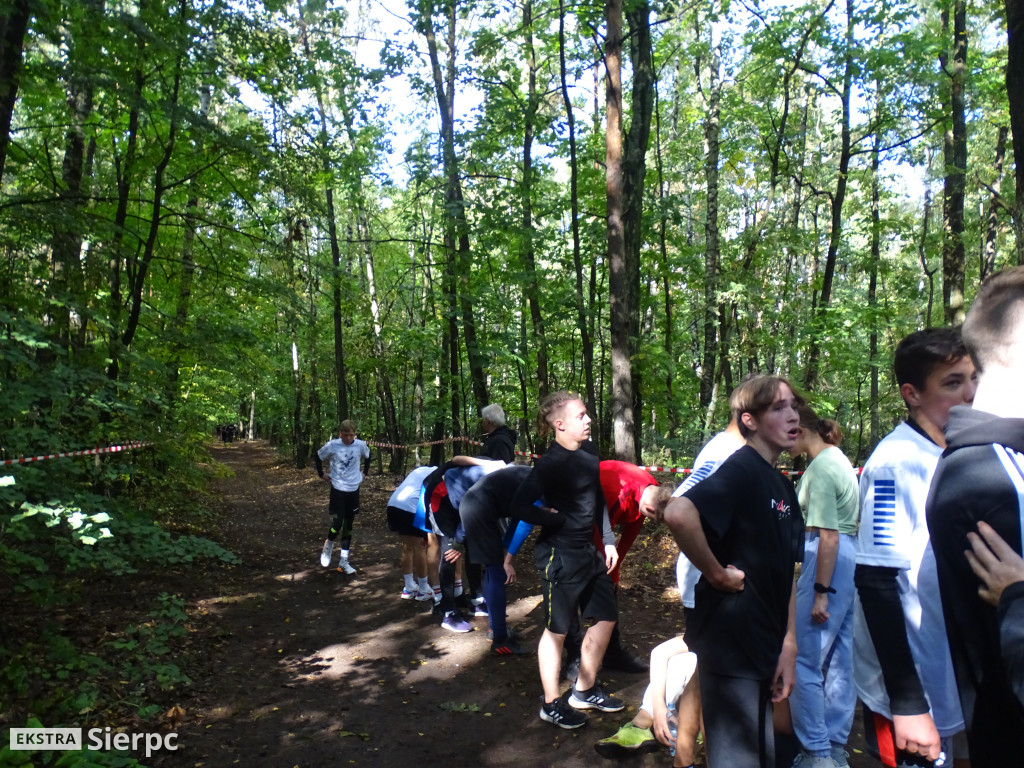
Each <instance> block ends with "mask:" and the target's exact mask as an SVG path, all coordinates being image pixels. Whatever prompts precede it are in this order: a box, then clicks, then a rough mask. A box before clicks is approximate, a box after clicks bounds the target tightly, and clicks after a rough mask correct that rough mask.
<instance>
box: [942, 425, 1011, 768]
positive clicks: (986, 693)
mask: <svg viewBox="0 0 1024 768" xmlns="http://www.w3.org/2000/svg"><path fill="white" fill-rule="evenodd" d="M946 441H947V448H946V451H945V453H944V454H943V456H942V459H941V460H940V461H939V466H938V470H937V471H936V473H935V478H934V480H933V481H932V487H931V493H930V494H929V496H928V507H927V510H928V511H927V515H928V530H929V532H930V534H931V543H932V548H933V549H934V551H935V560H936V567H937V570H938V576H939V591H940V592H941V594H942V608H943V613H944V615H945V621H946V631H947V634H948V636H949V645H950V651H951V652H952V656H953V668H954V670H955V671H956V679H957V687H958V689H959V692H960V703H961V705H962V707H963V712H964V720H965V723H966V726H967V741H968V749H969V751H970V758H971V765H972V767H973V768H986V766H996V765H998V766H1005V765H1008V764H1011V763H1013V762H1014V761H1020V760H1024V584H1018V585H1014V586H1013V587H1011V588H1009V589H1007V590H1006V591H1005V592H1004V593H1003V596H1002V599H1001V601H1000V605H999V608H998V609H996V608H993V607H992V606H991V605H989V604H988V603H986V602H984V601H983V600H982V599H981V598H980V597H979V596H978V586H979V584H980V582H979V579H978V577H977V576H975V575H974V572H973V571H971V568H970V565H969V564H968V562H967V558H966V556H965V555H964V551H965V550H966V549H969V546H970V545H969V543H968V541H967V534H968V533H969V532H971V531H977V525H978V522H979V521H982V520H983V521H985V522H986V523H988V524H989V525H991V526H992V527H993V528H994V529H995V531H996V532H997V533H998V534H999V535H1000V536H1002V537H1003V538H1004V539H1005V540H1006V541H1007V543H1008V544H1009V545H1010V546H1011V547H1013V549H1015V550H1016V551H1017V552H1018V553H1024V419H1001V418H998V417H996V416H993V415H992V414H990V413H985V412H983V411H976V410H972V409H970V408H969V407H967V406H956V407H954V408H953V409H952V410H951V411H950V419H949V423H948V425H947V426H946ZM1007 760H1009V761H1010V762H1009V763H1008V762H1007Z"/></svg>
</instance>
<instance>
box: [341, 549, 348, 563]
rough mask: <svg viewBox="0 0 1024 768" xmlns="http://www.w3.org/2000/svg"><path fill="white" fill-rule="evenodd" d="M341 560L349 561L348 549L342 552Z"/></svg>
mask: <svg viewBox="0 0 1024 768" xmlns="http://www.w3.org/2000/svg"><path fill="white" fill-rule="evenodd" d="M341 559H342V560H348V550H347V549H343V550H341Z"/></svg>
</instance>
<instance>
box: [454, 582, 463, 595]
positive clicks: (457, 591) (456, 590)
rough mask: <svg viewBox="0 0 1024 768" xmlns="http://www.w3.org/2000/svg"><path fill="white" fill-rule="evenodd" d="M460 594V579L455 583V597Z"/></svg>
mask: <svg viewBox="0 0 1024 768" xmlns="http://www.w3.org/2000/svg"><path fill="white" fill-rule="evenodd" d="M461 594H462V579H457V580H456V581H455V596H456V597H459V596H460V595H461Z"/></svg>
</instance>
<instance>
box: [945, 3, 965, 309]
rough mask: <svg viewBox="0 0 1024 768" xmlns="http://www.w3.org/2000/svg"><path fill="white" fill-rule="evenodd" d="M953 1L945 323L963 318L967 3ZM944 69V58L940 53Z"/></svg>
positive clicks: (947, 144)
mask: <svg viewBox="0 0 1024 768" xmlns="http://www.w3.org/2000/svg"><path fill="white" fill-rule="evenodd" d="M952 2H953V67H952V69H951V70H948V75H949V81H950V82H949V101H948V103H947V104H946V116H947V119H948V120H949V124H948V127H947V129H946V131H945V134H944V136H943V142H942V146H943V156H944V158H945V167H946V171H945V182H944V184H943V203H942V223H943V238H942V306H943V313H944V316H945V320H946V323H947V324H948V325H960V324H961V323H962V322H963V321H964V315H965V308H964V271H965V262H966V249H965V246H964V194H965V189H966V184H967V117H966V111H967V106H966V98H965V96H966V90H967V2H966V0H952ZM942 20H943V27H944V28H945V29H946V30H947V34H948V29H949V11H948V10H946V9H945V8H944V9H943V13H942ZM941 61H942V68H943V69H947V64H948V61H947V57H946V56H945V55H943V56H942V59H941Z"/></svg>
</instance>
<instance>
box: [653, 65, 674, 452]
mask: <svg viewBox="0 0 1024 768" xmlns="http://www.w3.org/2000/svg"><path fill="white" fill-rule="evenodd" d="M660 93H661V90H660V88H659V87H658V85H657V84H655V88H654V145H655V150H654V157H655V168H656V170H657V172H658V210H659V211H660V212H661V215H660V220H659V222H658V256H659V259H660V263H659V265H658V267H659V272H660V273H661V274H660V282H661V293H662V298H663V301H664V311H665V327H664V328H663V330H662V334H661V335H662V350H663V351H664V353H665V416H666V420H667V422H668V424H667V425H666V426H667V428H666V430H665V433H666V437H668V439H669V440H670V441H671V440H674V439H675V437H676V432H677V431H678V429H679V409H678V408H677V406H676V402H675V394H674V392H673V388H674V386H675V367H676V366H675V362H676V354H675V349H674V347H675V334H674V329H673V322H674V321H673V301H672V283H673V279H672V276H671V275H672V267H671V265H670V264H669V259H668V216H666V215H665V210H666V203H665V188H666V183H665V168H664V162H663V157H662V143H661V105H660ZM671 456H672V460H673V461H675V457H676V452H675V450H674V449H673V450H671Z"/></svg>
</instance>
